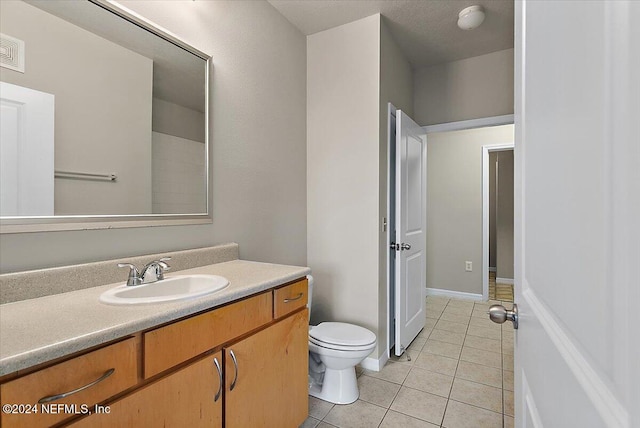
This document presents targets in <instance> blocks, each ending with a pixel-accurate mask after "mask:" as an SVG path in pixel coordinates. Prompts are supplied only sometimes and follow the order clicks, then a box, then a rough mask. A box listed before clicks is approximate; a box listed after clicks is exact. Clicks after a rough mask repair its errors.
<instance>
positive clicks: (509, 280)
mask: <svg viewBox="0 0 640 428" xmlns="http://www.w3.org/2000/svg"><path fill="white" fill-rule="evenodd" d="M498 282H499V283H500V284H511V285H513V284H514V281H513V278H497V277H496V284H497V283H498Z"/></svg>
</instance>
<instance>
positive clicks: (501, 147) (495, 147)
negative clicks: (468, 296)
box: [482, 143, 515, 300]
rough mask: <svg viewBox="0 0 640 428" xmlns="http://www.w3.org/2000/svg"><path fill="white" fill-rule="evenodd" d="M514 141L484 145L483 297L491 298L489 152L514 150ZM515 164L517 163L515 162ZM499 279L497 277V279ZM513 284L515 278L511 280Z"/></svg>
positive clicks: (484, 298)
mask: <svg viewBox="0 0 640 428" xmlns="http://www.w3.org/2000/svg"><path fill="white" fill-rule="evenodd" d="M514 149H515V145H514V143H507V144H485V145H483V146H482V298H483V300H487V299H489V153H490V152H499V151H505V150H514ZM514 166H515V164H514ZM496 281H497V279H496ZM511 284H513V280H511Z"/></svg>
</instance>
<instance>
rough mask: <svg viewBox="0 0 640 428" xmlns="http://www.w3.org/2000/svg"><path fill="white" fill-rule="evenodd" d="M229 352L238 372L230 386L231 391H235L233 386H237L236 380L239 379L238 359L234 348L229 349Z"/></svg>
mask: <svg viewBox="0 0 640 428" xmlns="http://www.w3.org/2000/svg"><path fill="white" fill-rule="evenodd" d="M229 354H231V359H232V360H233V365H234V366H235V367H236V372H235V374H234V375H233V382H231V386H230V387H229V391H233V388H235V387H236V382H237V381H238V360H237V359H236V354H234V353H233V349H230V350H229Z"/></svg>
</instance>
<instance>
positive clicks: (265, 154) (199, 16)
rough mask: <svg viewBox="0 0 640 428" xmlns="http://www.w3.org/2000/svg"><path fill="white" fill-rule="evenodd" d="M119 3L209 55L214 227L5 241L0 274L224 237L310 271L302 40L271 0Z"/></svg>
mask: <svg viewBox="0 0 640 428" xmlns="http://www.w3.org/2000/svg"><path fill="white" fill-rule="evenodd" d="M3 3H4V2H3ZM122 3H123V4H124V5H125V6H126V7H129V8H131V9H133V10H135V11H136V12H138V13H140V14H141V15H143V16H145V17H147V18H149V19H151V20H152V21H155V22H156V23H158V24H159V25H161V26H162V27H164V28H166V29H168V30H169V31H171V32H173V33H174V34H176V35H178V36H180V37H182V38H184V39H185V40H186V41H187V42H188V43H191V44H192V45H194V46H195V47H196V48H198V49H200V50H202V51H205V52H208V53H210V54H211V55H212V56H213V72H212V80H211V82H212V85H211V98H212V101H211V111H210V119H211V125H210V132H211V135H212V150H211V160H212V171H213V172H212V178H211V181H210V184H211V186H212V188H213V190H212V199H213V224H211V225H199V226H174V227H152V228H138V229H119V230H99V231H72V232H53V233H27V234H13V235H2V238H1V239H0V255H1V257H0V269H1V271H2V272H14V271H19V270H25V269H33V268H42V267H49V266H59V265H66V264H73V263H82V262H88V261H94V260H105V259H110V258H117V257H124V256H128V255H134V254H150V253H158V252H170V251H171V250H177V249H184V248H194V247H204V246H209V245H212V244H215V243H221V242H228V241H235V242H238V243H239V244H240V256H241V257H242V258H244V259H249V260H260V261H270V262H276V263H289V264H298V265H305V264H306V173H305V168H306V166H305V163H306V147H305V138H306V95H305V94H306V71H305V69H306V39H305V36H304V35H303V34H301V33H300V32H299V31H298V30H297V29H296V28H295V27H294V26H293V25H291V24H290V23H289V22H288V21H287V20H286V19H285V18H284V17H283V16H282V15H280V14H279V13H278V12H277V11H276V10H275V9H274V8H273V7H272V6H271V5H269V4H268V3H267V2H238V1H215V2H211V1H195V2H192V1H187V2H166V1H123V2H122ZM3 7H4V6H3ZM257 29H259V31H258V30H257ZM27 66H28V65H27ZM375 105H377V101H376V102H375ZM376 114H377V112H376ZM376 117H377V116H376ZM376 126H377V123H376ZM376 138H377V136H376ZM376 141H377V140H376Z"/></svg>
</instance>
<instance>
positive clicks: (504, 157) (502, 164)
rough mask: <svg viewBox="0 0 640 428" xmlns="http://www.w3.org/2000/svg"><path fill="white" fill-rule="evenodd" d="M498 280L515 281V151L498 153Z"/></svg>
mask: <svg viewBox="0 0 640 428" xmlns="http://www.w3.org/2000/svg"><path fill="white" fill-rule="evenodd" d="M496 202H497V204H496V240H497V247H498V248H497V253H496V257H497V263H498V265H497V268H498V271H497V273H496V277H497V278H509V279H513V150H508V151H503V152H498V192H497V198H496Z"/></svg>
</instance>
